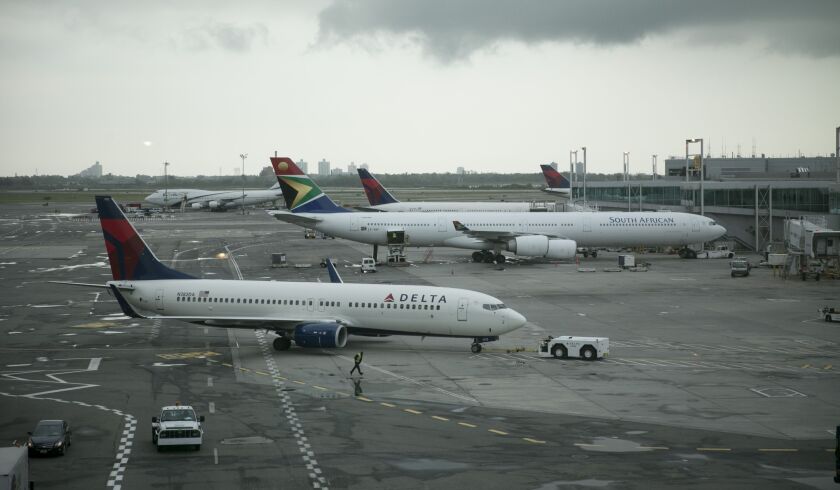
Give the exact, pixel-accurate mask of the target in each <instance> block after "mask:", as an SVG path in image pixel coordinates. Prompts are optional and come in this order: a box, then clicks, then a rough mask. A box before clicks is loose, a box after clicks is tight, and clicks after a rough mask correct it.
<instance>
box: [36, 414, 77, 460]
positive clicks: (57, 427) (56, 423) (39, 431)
mask: <svg viewBox="0 0 840 490" xmlns="http://www.w3.org/2000/svg"><path fill="white" fill-rule="evenodd" d="M69 445H70V424H68V423H67V421H65V420H42V421H40V422H38V425H36V426H35V430H34V431H33V432H30V433H29V444H28V446H29V455H30V456H34V455H36V454H50V453H58V454H61V455H63V454H64V451H66V450H67V446H69Z"/></svg>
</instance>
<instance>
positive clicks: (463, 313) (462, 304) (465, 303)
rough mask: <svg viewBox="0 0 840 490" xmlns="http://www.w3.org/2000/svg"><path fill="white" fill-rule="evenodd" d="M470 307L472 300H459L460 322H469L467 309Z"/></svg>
mask: <svg viewBox="0 0 840 490" xmlns="http://www.w3.org/2000/svg"><path fill="white" fill-rule="evenodd" d="M469 305H470V300H469V299H468V298H460V299H459V300H458V321H459V322H465V321H467V308H468V307H469Z"/></svg>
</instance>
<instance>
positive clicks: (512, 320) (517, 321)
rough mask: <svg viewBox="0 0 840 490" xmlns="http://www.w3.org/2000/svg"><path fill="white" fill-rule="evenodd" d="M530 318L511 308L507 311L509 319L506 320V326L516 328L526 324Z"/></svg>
mask: <svg viewBox="0 0 840 490" xmlns="http://www.w3.org/2000/svg"><path fill="white" fill-rule="evenodd" d="M527 322H528V320H527V319H526V318H525V317H524V316H522V314H520V313H519V312H517V311H516V310H512V309H509V310H508V311H507V321H506V322H505V324H506V326H508V327H510V329H511V330H516V329H517V328H519V327H521V326H522V325H525V323H527Z"/></svg>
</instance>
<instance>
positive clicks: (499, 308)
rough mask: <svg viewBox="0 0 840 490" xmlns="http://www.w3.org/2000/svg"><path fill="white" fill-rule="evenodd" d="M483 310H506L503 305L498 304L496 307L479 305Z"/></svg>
mask: <svg viewBox="0 0 840 490" xmlns="http://www.w3.org/2000/svg"><path fill="white" fill-rule="evenodd" d="M481 306H482V307H483V308H484V309H485V310H490V311H496V310H503V309H505V308H507V306H505V304H504V303H499V304H496V305H490V304H484V305H481Z"/></svg>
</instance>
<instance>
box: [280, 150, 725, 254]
mask: <svg viewBox="0 0 840 490" xmlns="http://www.w3.org/2000/svg"><path fill="white" fill-rule="evenodd" d="M271 164H272V165H273V166H274V170H275V172H276V173H277V179H278V181H279V182H280V187H281V188H282V189H283V198H284V199H285V200H286V207H287V208H288V209H289V211H290V212H289V211H269V213H270V214H272V215H273V216H274V217H275V218H277V219H279V220H282V221H286V222H288V223H292V224H296V225H298V226H303V227H306V228H314V229H316V230H318V231H321V232H323V233H326V234H328V235H332V236H336V237H340V238H346V239H348V240H353V241H356V242H361V243H368V244H371V245H373V246H374V252H373V253H374V258H376V252H377V249H378V246H379V245H387V244H388V236H389V235H392V232H403V233H404V236H405V244H406V245H407V246H414V247H435V246H437V247H454V248H465V249H472V250H476V251H475V252H473V254H472V258H473V260H474V261H475V262H493V261H495V262H497V263H502V262H504V261H505V260H506V259H505V256H504V255H503V254H502V252H503V251H509V252H513V253H515V254H516V255H524V256H529V257H545V258H549V259H570V258H574V256H575V254H576V253H577V247H578V246H581V247H634V246H666V245H671V246H674V245H676V246H686V245H688V244H693V243H700V242H708V241H712V240H714V239H716V238H718V237H720V236H722V235H723V234H724V233H726V229H725V228H724V227H723V226H720V225H719V224H717V223H716V222H715V221H714V220H712V219H710V218H707V217H705V216H699V215H696V214H689V213H674V212H647V213H645V212H638V213H631V212H566V213H557V212H554V213H530V212H510V213H486V212H483V213H482V212H479V213H475V212H404V213H354V212H350V211H349V210H347V209H345V208H342V207H340V206H338V205H336V204H335V203H334V202H333V201H332V200H331V199H330V198H329V197H328V196H327V195H326V194H324V193H323V192H322V191H321V189H320V188H319V187H318V186H317V185H316V184H315V183H314V182H313V181H312V179H310V178H309V177H308V176H307V175H306V174H305V173H303V172H302V171H301V170H300V168H298V166H297V165H295V162H293V161H292V160H291V159H290V158H286V157H272V158H271Z"/></svg>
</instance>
